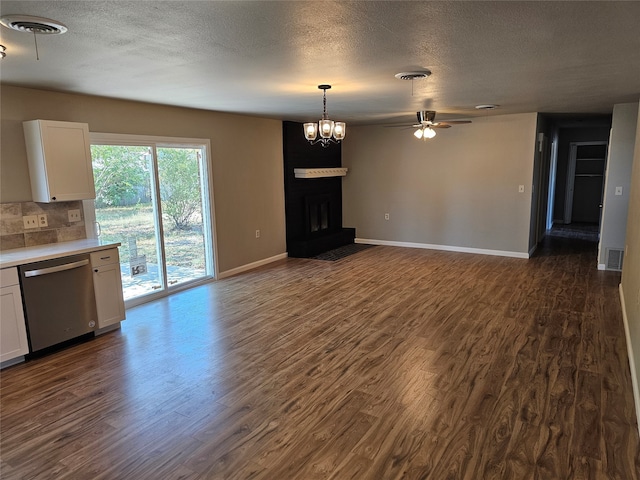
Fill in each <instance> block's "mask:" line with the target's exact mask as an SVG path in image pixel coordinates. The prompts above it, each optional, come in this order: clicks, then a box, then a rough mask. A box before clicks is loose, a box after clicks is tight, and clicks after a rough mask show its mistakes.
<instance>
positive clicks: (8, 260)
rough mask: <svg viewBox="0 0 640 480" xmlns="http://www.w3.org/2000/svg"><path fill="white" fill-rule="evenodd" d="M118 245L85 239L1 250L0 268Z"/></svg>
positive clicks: (106, 248)
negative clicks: (102, 243)
mask: <svg viewBox="0 0 640 480" xmlns="http://www.w3.org/2000/svg"><path fill="white" fill-rule="evenodd" d="M119 245H120V243H119V242H118V243H107V244H104V245H101V244H100V240H98V239H86V240H74V241H72V242H60V243H49V244H47V245H38V246H36V247H24V248H14V249H11V250H3V251H0V268H8V267H16V266H18V265H24V264H25V263H32V262H40V261H42V260H50V259H52V258H59V257H68V256H69V255H77V254H79V253H89V252H96V251H98V250H108V249H110V248H115V247H117V246H119Z"/></svg>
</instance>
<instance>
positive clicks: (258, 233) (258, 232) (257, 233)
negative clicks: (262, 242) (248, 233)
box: [256, 230, 260, 238]
mask: <svg viewBox="0 0 640 480" xmlns="http://www.w3.org/2000/svg"><path fill="white" fill-rule="evenodd" d="M256 238H260V230H256Z"/></svg>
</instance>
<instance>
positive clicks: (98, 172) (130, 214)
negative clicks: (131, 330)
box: [85, 134, 215, 306]
mask: <svg viewBox="0 0 640 480" xmlns="http://www.w3.org/2000/svg"><path fill="white" fill-rule="evenodd" d="M208 147H209V145H208V141H205V140H200V141H194V140H189V139H175V138H156V137H151V138H148V137H147V138H144V137H137V136H128V135H127V136H122V135H106V134H92V138H91V156H92V161H93V172H94V180H95V185H96V199H95V201H90V202H86V204H88V207H89V208H87V205H85V217H86V219H87V221H89V220H93V221H94V222H95V226H96V228H95V230H94V232H93V233H94V234H95V236H96V237H97V238H99V239H100V242H101V243H111V242H120V243H121V246H120V247H119V253H120V269H121V274H122V283H123V294H124V298H125V302H126V304H127V306H133V305H136V304H139V303H143V302H145V301H148V300H151V299H153V298H157V297H158V296H163V295H166V294H168V293H170V292H172V291H174V290H177V289H181V288H185V287H186V286H190V285H192V284H194V283H199V282H202V281H206V280H210V279H212V278H214V276H215V267H214V254H213V253H214V250H215V249H214V241H213V240H214V237H213V221H212V216H211V212H212V205H211V200H210V199H211V198H212V195H211V193H210V192H211V184H210V181H209V179H210V175H209V169H208V161H207V159H208V150H209V148H208ZM87 210H89V212H87ZM87 213H89V214H87Z"/></svg>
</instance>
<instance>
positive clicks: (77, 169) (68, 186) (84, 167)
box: [23, 120, 96, 203]
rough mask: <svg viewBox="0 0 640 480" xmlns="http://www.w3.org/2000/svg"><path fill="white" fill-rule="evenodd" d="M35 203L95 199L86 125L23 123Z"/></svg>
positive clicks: (37, 121) (46, 122) (47, 121)
mask: <svg viewBox="0 0 640 480" xmlns="http://www.w3.org/2000/svg"><path fill="white" fill-rule="evenodd" d="M23 127H24V137H25V142H26V146H27V157H28V159H29V176H30V177H31V192H32V196H33V201H34V202H43V203H50V202H63V201H67V200H86V199H89V198H96V191H95V187H94V184H93V169H92V167H91V149H90V144H89V126H88V125H87V124H86V123H73V122H55V121H51V120H30V121H28V122H23Z"/></svg>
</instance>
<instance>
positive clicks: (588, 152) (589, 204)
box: [564, 142, 607, 225]
mask: <svg viewBox="0 0 640 480" xmlns="http://www.w3.org/2000/svg"><path fill="white" fill-rule="evenodd" d="M606 160H607V142H572V143H571V144H570V153H569V164H568V171H567V187H566V199H565V212H564V223H565V225H566V224H571V223H579V224H584V225H600V219H601V217H602V196H603V194H604V175H605V171H606Z"/></svg>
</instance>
